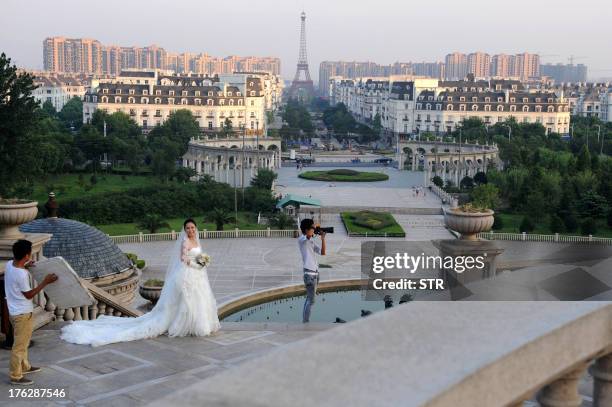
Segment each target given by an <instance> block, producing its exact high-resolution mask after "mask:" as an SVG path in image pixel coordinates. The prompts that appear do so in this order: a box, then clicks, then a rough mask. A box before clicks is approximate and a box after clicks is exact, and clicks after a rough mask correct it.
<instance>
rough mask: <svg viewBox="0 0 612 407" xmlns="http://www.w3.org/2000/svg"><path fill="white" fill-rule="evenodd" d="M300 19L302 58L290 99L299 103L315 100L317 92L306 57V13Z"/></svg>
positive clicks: (292, 85) (298, 65) (290, 90)
mask: <svg viewBox="0 0 612 407" xmlns="http://www.w3.org/2000/svg"><path fill="white" fill-rule="evenodd" d="M300 18H301V19H302V28H301V31H300V57H299V59H298V63H297V71H296V72H295V77H294V78H293V82H291V87H290V88H289V97H290V98H292V99H297V100H299V101H308V100H310V99H312V98H314V96H315V90H314V85H313V84H312V79H310V72H308V58H307V56H306V13H304V12H303V11H302V14H301V16H300Z"/></svg>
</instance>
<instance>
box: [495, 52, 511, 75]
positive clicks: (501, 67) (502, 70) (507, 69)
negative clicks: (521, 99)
mask: <svg viewBox="0 0 612 407" xmlns="http://www.w3.org/2000/svg"><path fill="white" fill-rule="evenodd" d="M513 67H514V55H507V54H497V55H493V58H491V76H493V77H499V78H510V77H512V73H513V72H512V69H513Z"/></svg>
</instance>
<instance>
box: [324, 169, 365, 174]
mask: <svg viewBox="0 0 612 407" xmlns="http://www.w3.org/2000/svg"><path fill="white" fill-rule="evenodd" d="M327 173H328V174H331V175H349V176H350V175H358V174H359V171H355V170H349V169H345V168H340V169H337V170H330V171H327Z"/></svg>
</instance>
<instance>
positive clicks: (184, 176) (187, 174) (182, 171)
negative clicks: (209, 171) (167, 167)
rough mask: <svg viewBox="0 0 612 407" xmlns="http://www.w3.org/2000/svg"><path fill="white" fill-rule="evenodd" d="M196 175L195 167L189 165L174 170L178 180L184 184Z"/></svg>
mask: <svg viewBox="0 0 612 407" xmlns="http://www.w3.org/2000/svg"><path fill="white" fill-rule="evenodd" d="M195 175H196V172H195V170H194V169H193V168H187V167H179V168H177V169H176V171H175V172H174V178H175V179H176V180H177V181H178V182H182V183H183V184H185V183H187V182H188V181H189V179H190V178H191V177H193V176H195Z"/></svg>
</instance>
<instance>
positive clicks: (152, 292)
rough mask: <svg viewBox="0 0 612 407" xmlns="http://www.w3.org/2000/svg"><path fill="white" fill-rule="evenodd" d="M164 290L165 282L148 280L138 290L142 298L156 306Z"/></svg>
mask: <svg viewBox="0 0 612 407" xmlns="http://www.w3.org/2000/svg"><path fill="white" fill-rule="evenodd" d="M162 288H164V281H163V280H147V281H145V282H144V283H142V285H141V286H140V287H139V288H138V292H139V293H140V296H141V297H142V298H144V299H145V300H148V301H151V303H153V304H155V303H157V300H159V297H160V296H161V291H162Z"/></svg>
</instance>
